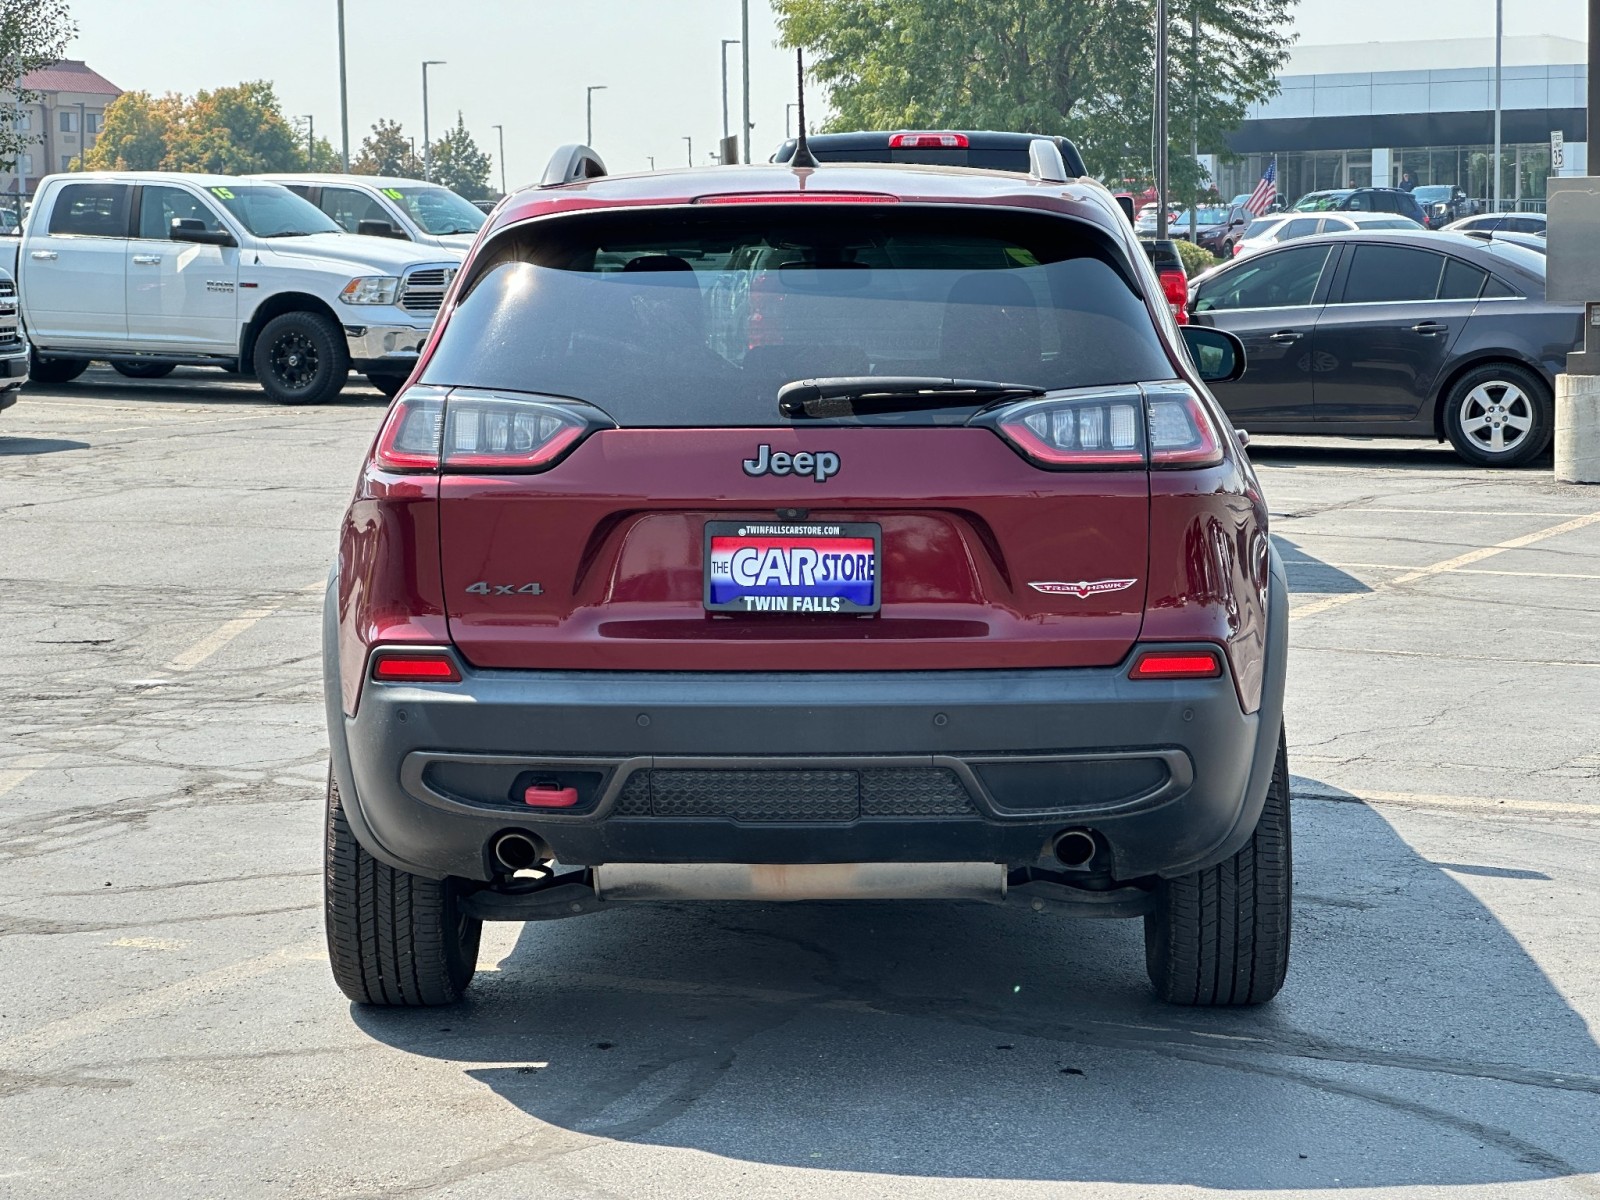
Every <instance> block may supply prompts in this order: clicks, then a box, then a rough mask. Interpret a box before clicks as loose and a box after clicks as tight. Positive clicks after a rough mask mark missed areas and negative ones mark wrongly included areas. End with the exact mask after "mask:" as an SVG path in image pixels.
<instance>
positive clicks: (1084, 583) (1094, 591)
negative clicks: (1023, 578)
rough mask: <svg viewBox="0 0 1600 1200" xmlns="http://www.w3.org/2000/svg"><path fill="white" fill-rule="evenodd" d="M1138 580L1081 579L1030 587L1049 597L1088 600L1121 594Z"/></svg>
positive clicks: (1033, 584) (1044, 583)
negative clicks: (1100, 596)
mask: <svg viewBox="0 0 1600 1200" xmlns="http://www.w3.org/2000/svg"><path fill="white" fill-rule="evenodd" d="M1138 582H1139V581H1138V580H1137V579H1080V580H1079V581H1078V582H1077V583H1051V582H1041V583H1030V584H1029V585H1028V586H1029V587H1031V588H1032V589H1033V590H1034V591H1036V592H1043V593H1045V595H1047V596H1076V597H1077V598H1078V599H1079V600H1087V599H1088V598H1089V597H1090V596H1099V595H1101V594H1103V593H1105V592H1121V591H1126V590H1127V589H1128V588H1131V587H1132V586H1133V585H1134V584H1136V583H1138Z"/></svg>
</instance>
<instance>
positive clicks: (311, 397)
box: [254, 312, 350, 404]
mask: <svg viewBox="0 0 1600 1200" xmlns="http://www.w3.org/2000/svg"><path fill="white" fill-rule="evenodd" d="M254 362H255V368H256V378H257V379H259V380H260V381H261V387H262V390H263V391H265V392H266V393H267V395H268V396H269V397H270V398H271V399H273V400H275V401H277V402H278V403H279V404H324V403H326V402H327V401H329V400H332V399H333V398H334V397H335V396H337V395H338V394H339V391H340V389H341V388H343V387H344V384H345V380H346V379H348V378H349V376H350V351H349V350H348V349H347V348H346V346H345V342H344V335H343V334H342V333H341V332H340V331H339V329H338V327H337V326H335V325H334V324H333V322H332V321H329V320H328V319H327V318H326V317H324V316H321V315H319V314H318V313H313V312H289V313H284V314H283V315H282V316H277V317H273V318H272V320H270V321H268V322H267V327H266V328H265V329H263V330H262V331H261V336H260V337H259V338H257V339H256V351H255V355H254Z"/></svg>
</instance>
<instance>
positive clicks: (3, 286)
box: [0, 270, 30, 411]
mask: <svg viewBox="0 0 1600 1200" xmlns="http://www.w3.org/2000/svg"><path fill="white" fill-rule="evenodd" d="M29 352H30V347H29V346H28V339H27V336H26V335H25V334H24V333H23V331H22V312H21V309H20V306H19V305H18V303H17V283H16V280H14V279H12V278H11V273H10V272H9V271H4V270H0V411H4V410H5V409H8V408H10V407H11V406H12V405H13V404H15V403H16V402H17V395H18V393H20V392H21V391H22V389H23V388H24V387H25V386H26V385H27V383H28V358H29Z"/></svg>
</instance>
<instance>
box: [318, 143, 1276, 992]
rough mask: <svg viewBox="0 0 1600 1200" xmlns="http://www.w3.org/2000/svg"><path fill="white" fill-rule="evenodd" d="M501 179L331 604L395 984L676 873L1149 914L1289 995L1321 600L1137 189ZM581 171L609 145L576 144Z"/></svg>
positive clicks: (1179, 955) (1223, 985)
mask: <svg viewBox="0 0 1600 1200" xmlns="http://www.w3.org/2000/svg"><path fill="white" fill-rule="evenodd" d="M563 153H564V155H565V157H564V158H563V157H562V156H559V155H558V162H557V164H556V165H554V166H553V168H552V172H551V174H550V175H549V176H548V177H547V179H548V181H549V182H548V185H547V186H541V187H537V188H531V189H529V190H526V191H523V192H520V193H518V194H516V195H514V196H512V197H511V198H510V199H509V200H507V201H505V202H504V203H502V204H501V205H500V207H499V208H498V209H497V210H496V212H495V213H494V215H493V216H492V218H491V219H490V221H489V223H488V225H487V226H486V227H485V229H484V231H483V233H482V235H481V236H480V238H479V240H478V242H477V244H476V246H475V247H474V249H473V251H472V252H471V254H470V255H469V257H468V259H467V261H466V263H465V265H464V266H463V268H462V270H461V273H460V276H459V278H458V279H457V281H456V283H455V285H454V290H453V291H452V292H451V294H450V295H449V297H448V298H447V300H446V302H445V305H444V307H443V308H442V309H441V311H440V314H439V320H438V324H437V326H436V327H435V330H434V333H433V336H432V339H431V340H430V342H429V344H428V345H427V346H426V347H425V349H424V351H423V354H422V356H421V361H420V362H419V364H418V367H417V370H416V372H415V373H414V375H413V376H412V378H411V379H410V381H409V382H408V384H407V386H406V387H405V388H404V389H403V390H402V391H401V392H400V393H399V395H398V396H397V397H396V398H395V400H394V402H393V404H392V405H391V407H390V409H389V411H388V414H387V417H386V419H385V420H384V423H383V426H382V429H381V431H380V432H379V434H378V436H377V438H376V440H375V442H374V444H373V446H372V449H371V453H370V456H369V457H368V459H367V462H366V465H365V468H364V469H363V471H362V473H361V477H360V481H359V483H358V485H357V488H356V494H355V497H354V499H353V501H352V502H351V504H350V508H349V511H348V513H347V514H346V516H345V519H344V523H343V528H342V534H341V539H340V547H339V558H338V563H337V566H336V568H335V571H334V574H333V578H332V580H331V583H330V587H329V593H328V603H327V608H326V640H325V663H326V677H327V698H328V725H329V734H330V741H331V744H332V770H331V777H330V781H329V786H328V825H327V840H326V902H327V927H328V944H329V951H330V954H331V957H332V963H333V971H334V976H335V978H336V979H337V981H338V983H339V986H340V987H341V988H342V989H343V990H344V992H345V994H346V995H348V996H349V997H350V998H351V999H353V1000H356V1001H358V1002H361V1003H368V1004H392V1005H420V1004H439V1003H447V1002H450V1001H453V1000H456V999H458V998H459V997H460V996H461V994H462V991H463V989H464V988H465V987H466V986H467V984H468V982H469V981H470V979H471V977H472V974H473V971H474V968H475V965H476V958H477V952H478V940H479V932H480V930H481V927H482V922H483V921H485V920H538V919H546V918H554V917H565V916H573V915H579V914H584V913H592V912H596V911H603V910H606V909H610V908H621V907H625V906H626V904H627V902H629V901H633V900H661V899H674V900H677V899H701V900H730V899H737V900H765V901H775V900H808V899H841V898H873V899H907V900H908V899H929V900H931V899H959V900H968V901H985V902H990V903H995V904H1017V905H1021V906H1023V907H1024V908H1027V907H1031V908H1032V909H1034V910H1038V909H1041V908H1043V907H1045V906H1051V907H1056V908H1059V909H1062V910H1065V911H1069V912H1075V913H1079V914H1082V915H1084V916H1126V917H1133V916H1142V917H1143V918H1144V921H1145V943H1146V961H1147V965H1148V969H1149V974H1150V978H1151V980H1152V981H1153V982H1154V984H1155V987H1156V990H1157V992H1158V993H1159V994H1160V995H1161V996H1162V997H1164V998H1165V999H1166V1000H1169V1001H1172V1002H1174V1003H1179V1004H1199V1005H1227V1004H1255V1003H1260V1002H1261V1001H1264V1000H1268V999H1270V998H1271V997H1272V996H1273V995H1275V994H1276V993H1277V991H1278V989H1279V988H1280V987H1281V986H1282V983H1283V979H1284V974H1285V971H1286V968H1287V963H1288V946H1289V916H1290V853H1289V793H1288V788H1287V773H1286V766H1285V756H1284V742H1283V687H1284V666H1285V654H1286V596H1287V592H1286V586H1285V582H1284V575H1283V569H1282V566H1281V564H1280V563H1279V562H1278V559H1277V557H1276V555H1275V554H1274V552H1273V550H1272V546H1271V543H1270V541H1269V540H1268V536H1267V513H1266V508H1265V505H1264V503H1263V501H1262V497H1261V492H1260V488H1259V485H1258V483H1257V480H1256V477H1255V475H1254V473H1253V471H1252V469H1251V467H1250V464H1249V462H1248V461H1247V459H1246V458H1245V456H1244V454H1243V453H1242V452H1241V449H1240V446H1239V443H1238V441H1237V440H1236V438H1235V436H1234V433H1233V431H1232V430H1231V429H1230V428H1229V427H1228V425H1227V423H1226V421H1225V420H1224V418H1223V416H1222V413H1221V410H1220V409H1219V408H1218V407H1217V405H1216V403H1215V401H1214V400H1213V399H1212V397H1211V396H1210V394H1209V393H1208V392H1207V390H1206V386H1205V383H1206V381H1208V380H1212V381H1215V380H1222V379H1231V378H1235V377H1237V375H1238V373H1239V372H1241V371H1242V370H1243V368H1244V360H1243V351H1242V349H1241V348H1240V346H1239V344H1238V342H1237V340H1236V339H1234V338H1233V337H1232V335H1230V334H1227V333H1225V332H1223V331H1220V330H1215V329H1196V328H1192V327H1191V328H1189V329H1187V330H1182V331H1180V330H1179V328H1178V326H1177V325H1176V324H1174V322H1173V318H1172V314H1171V311H1170V309H1169V307H1168V305H1167V303H1166V299H1165V297H1164V295H1163V293H1162V289H1161V286H1160V284H1159V282H1158V280H1157V279H1156V276H1155V273H1154V271H1153V270H1152V268H1151V266H1150V264H1149V261H1148V260H1147V258H1146V256H1145V254H1144V252H1143V250H1142V249H1141V248H1140V246H1139V243H1138V242H1137V241H1136V240H1135V238H1134V235H1133V232H1132V230H1131V229H1130V228H1129V226H1128V222H1127V220H1126V218H1125V217H1124V216H1123V215H1122V213H1121V211H1120V210H1119V209H1118V207H1117V205H1116V203H1115V201H1114V200H1113V198H1112V196H1111V194H1110V193H1109V192H1107V191H1106V190H1105V189H1104V188H1102V187H1101V186H1100V185H1098V184H1096V183H1094V182H1092V181H1090V180H1086V179H1068V177H1067V172H1066V171H1065V170H1064V169H1063V166H1062V162H1061V157H1060V154H1059V152H1058V150H1057V149H1056V148H1055V147H1054V146H1053V145H1052V144H1051V143H1050V142H1048V141H1045V140H1041V141H1040V142H1039V143H1038V144H1037V146H1036V150H1035V153H1034V155H1033V160H1032V161H1033V164H1034V169H1033V171H1032V173H1031V174H1026V175H1025V174H1020V173H1007V172H1001V171H984V170H975V169H969V168H964V167H957V166H906V165H901V164H882V165H871V164H866V165H854V164H852V165H827V166H823V167H820V168H806V167H799V168H797V167H794V166H791V165H786V164H773V165H762V166H757V167H732V166H730V167H721V168H715V169H708V170H685V171H676V172H668V173H660V174H650V175H638V176H625V177H614V178H610V177H605V176H604V174H603V167H601V166H600V164H599V162H598V160H596V159H594V158H593V157H592V153H591V152H586V151H583V150H582V148H567V150H566V151H564V152H563ZM563 164H564V165H563Z"/></svg>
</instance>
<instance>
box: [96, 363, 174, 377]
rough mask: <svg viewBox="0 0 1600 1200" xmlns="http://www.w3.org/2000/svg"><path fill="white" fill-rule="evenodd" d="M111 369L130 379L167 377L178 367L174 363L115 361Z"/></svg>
mask: <svg viewBox="0 0 1600 1200" xmlns="http://www.w3.org/2000/svg"><path fill="white" fill-rule="evenodd" d="M111 369H112V370H113V371H115V372H116V373H117V374H118V375H125V376H127V377H128V378H129V379H165V378H166V377H167V376H168V375H171V374H172V372H173V371H175V370H177V368H176V367H175V366H174V365H173V364H172V363H154V362H152V363H147V362H114V363H112V364H111Z"/></svg>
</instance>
